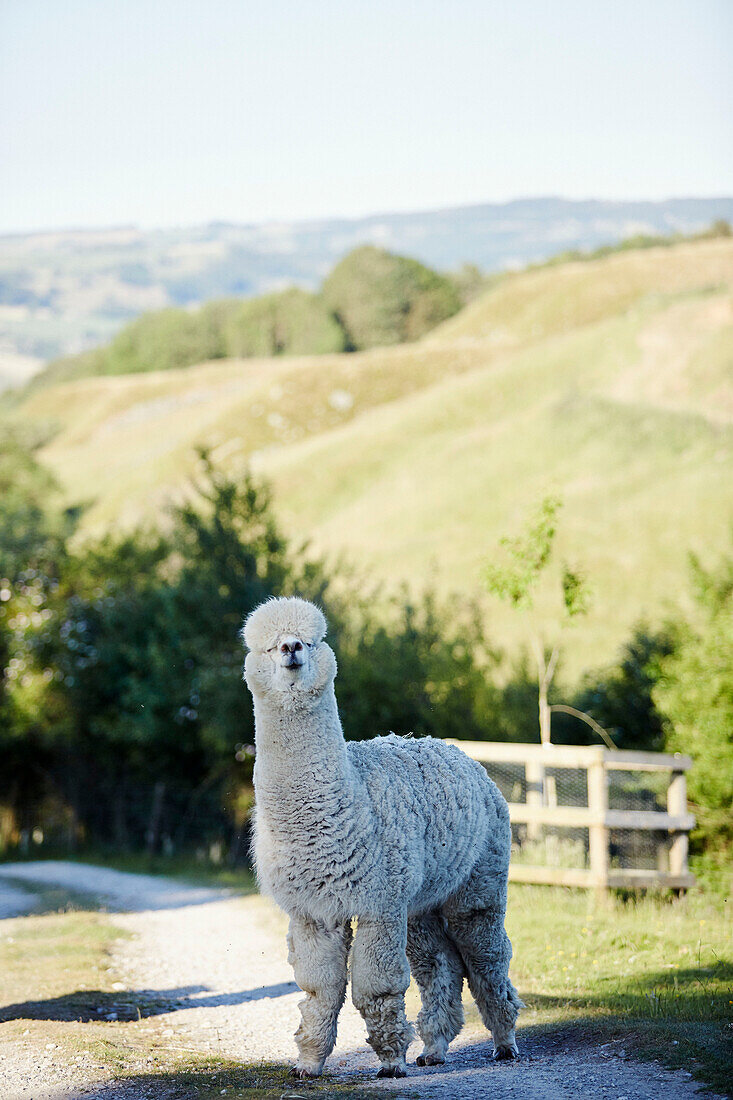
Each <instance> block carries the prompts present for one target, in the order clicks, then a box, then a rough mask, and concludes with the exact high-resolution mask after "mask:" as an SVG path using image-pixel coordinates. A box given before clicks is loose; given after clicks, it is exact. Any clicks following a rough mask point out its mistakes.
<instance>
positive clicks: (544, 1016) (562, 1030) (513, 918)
mask: <svg viewBox="0 0 733 1100" xmlns="http://www.w3.org/2000/svg"><path fill="white" fill-rule="evenodd" d="M43 901H44V910H45V911H42V912H40V913H39V914H35V915H32V916H26V917H22V918H17V919H15V920H14V921H12V922H11V923H10V924H8V923H7V922H5V923H4V924H3V926H2V929H1V930H0V975H2V977H1V978H0V1049H3V1048H4V1049H7V1050H10V1049H11V1048H12V1047H13V1045H17V1046H19V1047H20V1048H23V1049H29V1050H31V1051H37V1052H47V1051H49V1049H52V1051H53V1053H52V1054H51V1055H46V1057H51V1058H53V1060H54V1062H55V1063H56V1064H57V1065H58V1064H59V1063H61V1064H63V1065H67V1066H70V1067H71V1068H72V1072H74V1068H75V1067H76V1068H77V1069H78V1072H79V1073H83V1074H84V1076H85V1079H87V1078H88V1079H96V1080H100V1081H102V1080H109V1081H112V1080H114V1081H115V1082H117V1083H118V1085H119V1083H120V1082H126V1083H129V1084H130V1087H131V1089H132V1090H133V1091H131V1093H130V1095H131V1096H134V1095H141V1094H142V1092H143V1091H144V1092H145V1095H150V1096H153V1097H154V1096H157V1095H161V1096H164V1095H174V1094H175V1095H177V1096H181V1097H186V1096H193V1095H196V1096H200V1097H204V1098H207V1097H208V1098H213V1097H214V1096H220V1095H222V1094H223V1093H222V1089H226V1090H227V1091H226V1094H227V1095H229V1096H232V1097H238V1098H245V1097H247V1098H253V1100H255V1098H257V1100H258V1098H260V1097H264V1096H267V1095H272V1090H273V1089H274V1090H277V1089H278V1088H280V1089H282V1088H284V1087H286V1081H287V1078H286V1068H285V1067H283V1066H262V1065H260V1066H250V1067H247V1066H242V1065H241V1064H237V1065H234V1064H226V1063H222V1062H221V1061H220V1060H215V1061H212V1060H211V1059H210V1058H208V1057H206V1056H204V1055H202V1054H198V1053H196V1052H195V1051H193V1050H191V1049H185V1048H180V1047H175V1046H174V1045H172V1043H173V1040H170V1039H169V1038H167V1037H166V1035H165V1034H164V1033H162V1032H161V1030H160V1029H159V1028H158V1029H156V1027H155V1015H156V1013H157V1012H159V1011H164V1010H165V1007H166V1006H165V1005H162V1004H161V1005H157V1004H150V1003H147V1002H146V1003H144V1004H142V1005H138V1006H136V1005H132V1004H127V1001H128V1000H129V997H128V998H127V1000H126V997H125V993H124V992H121V991H120V988H121V986H120V983H119V982H118V980H117V979H118V975H117V974H116V973H115V971H114V969H113V968H112V967H111V965H110V948H111V945H112V943H113V941H114V940H115V939H117V938H119V936H120V934H121V933H120V931H119V929H118V928H116V927H115V925H114V917H110V916H108V915H106V914H103V913H100V912H96V911H94V909H93V908H91V909H90V908H89V907H88V905H87V904H86V903H85V901H84V899H81V898H72V897H69V896H68V895H65V894H63V893H61V892H59V891H55V890H46V891H44V893H43ZM728 908H729V906H727V905H726V903H725V901H724V900H723V898H722V897H719V898H715V897H709V896H708V897H706V896H705V895H703V894H698V893H693V894H690V895H689V896H687V897H685V898H681V899H679V900H674V901H670V900H665V899H661V898H656V899H655V898H642V899H631V900H627V901H624V900H620V899H615V900H610V901H609V902H608V904H607V905H605V906H604V905H598V904H597V903H596V902H595V901H594V899H593V897H592V896H591V895H590V894H587V893H583V892H581V891H570V890H556V889H548V888H543V887H530V886H518V885H514V886H512V887H511V888H510V899H509V911H508V920H507V927H508V930H509V933H510V935H511V938H512V941H513V944H514V964H513V970H512V975H513V979H514V981H515V983H516V984H517V986H518V988H519V990H520V993H521V995H522V997H523V998H524V1000H525V1001H526V1003H527V1008H526V1009H525V1011H524V1012H523V1013H522V1016H521V1021H520V1022H521V1029H520V1034H519V1042H520V1045H521V1046H522V1047H523V1048H524V1049H525V1050H526V1049H531V1045H532V1043H533V1041H536V1042H537V1043H543V1042H547V1041H552V1042H553V1043H556V1044H557V1049H558V1052H559V1053H561V1052H562V1050H563V1049H565V1050H572V1049H577V1048H578V1047H582V1046H583V1045H584V1044H592V1045H593V1046H594V1047H597V1046H599V1045H601V1044H607V1047H606V1049H607V1050H608V1051H609V1052H613V1053H617V1054H618V1053H620V1052H621V1051H625V1052H626V1054H627V1055H629V1056H637V1057H640V1058H642V1059H658V1060H659V1061H660V1062H662V1063H663V1064H665V1065H667V1066H670V1067H672V1068H676V1067H682V1068H685V1069H686V1070H688V1071H690V1072H691V1073H692V1074H693V1075H694V1076H695V1077H696V1078H697V1079H699V1080H700V1081H702V1082H705V1083H707V1084H709V1085H711V1086H713V1087H715V1088H717V1089H718V1090H720V1091H723V1092H725V1090H726V1088H727V1089H730V1079H729V1068H730V1057H731V1053H732V1049H733V1035H732V1034H731V1021H732V1020H733V980H732V979H733V942H732V931H733V930H732V926H731V916H730V913H728V912H727V911H726V910H727V909H728ZM100 1006H101V1007H102V1010H103V1011H102V1012H101V1013H100V1012H99V1011H98V1009H99V1008H100ZM466 1006H467V1010H468V1020H469V1022H471V1021H472V1020H473V1019H475V1018H476V1010H475V1008H474V1007H473V1002H472V1001H470V1000H468V999H467V1002H466ZM408 1007H409V1009H410V1013H411V1015H413V1016H414V1014H415V1013H416V1012H417V1008H418V1003H417V995H416V992H415V990H414V988H411V991H410V994H409V996H408ZM112 1009H115V1010H116V1011H117V1013H118V1019H116V1020H108V1019H105V1017H106V1016H108V1015H109V1014H110V1012H109V1011H108V1010H112ZM5 1044H7V1046H5ZM49 1044H53V1047H52V1048H51V1047H50V1046H49ZM168 1089H171V1090H174V1091H171V1092H170V1093H169V1092H168V1091H166V1090H168ZM135 1090H136V1091H135ZM175 1090H179V1091H175ZM268 1090H269V1091H268ZM297 1091H302V1089H298V1090H297ZM317 1092H318V1095H319V1096H321V1097H324V1098H325V1100H335V1098H336V1097H337V1096H341V1095H347V1096H350V1097H352V1100H362V1098H364V1100H365V1098H367V1097H369V1096H374V1092H372V1091H370V1090H369V1089H368V1088H363V1087H357V1088H354V1087H353V1086H339V1085H334V1084H333V1082H328V1081H324V1083H323V1084H322V1085H319V1087H318V1089H317Z"/></svg>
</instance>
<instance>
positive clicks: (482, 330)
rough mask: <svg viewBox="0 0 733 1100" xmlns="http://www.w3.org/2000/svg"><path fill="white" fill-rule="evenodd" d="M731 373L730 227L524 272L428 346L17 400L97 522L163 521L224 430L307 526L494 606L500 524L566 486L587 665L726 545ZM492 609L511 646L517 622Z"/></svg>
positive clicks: (54, 391) (366, 560)
mask: <svg viewBox="0 0 733 1100" xmlns="http://www.w3.org/2000/svg"><path fill="white" fill-rule="evenodd" d="M732 376H733V241H730V240H715V241H704V242H699V243H695V244H681V245H678V246H675V247H674V248H659V249H648V250H645V251H639V252H633V251H632V252H623V253H619V254H617V255H613V256H609V257H607V258H605V259H601V260H595V261H593V262H586V263H568V264H563V265H558V266H554V267H549V268H544V269H541V270H537V271H528V272H525V273H522V274H517V275H515V276H510V277H507V278H505V279H502V280H500V281H498V282H497V284H496V285H495V286H494V287H493V288H492V289H491V290H489V291H488V292H487V293H486V294H484V295H483V296H482V297H481V298H479V299H477V300H476V301H474V302H473V303H471V305H469V306H468V307H467V308H466V309H464V310H463V311H462V312H461V313H459V314H457V315H456V316H455V317H453V318H451V319H450V320H449V321H447V322H446V323H445V324H443V325H442V326H440V327H439V328H438V329H435V330H434V331H433V332H432V333H431V334H430V335H429V336H428V337H426V338H424V339H423V340H421V341H419V342H417V343H415V344H409V345H402V346H395V347H391V348H379V349H373V350H371V351H368V352H363V353H359V354H354V355H328V356H321V357H310V358H307V357H301V358H292V359H273V360H253V359H250V360H242V361H237V360H228V361H218V362H216V363H213V364H208V365H207V364H204V365H201V366H198V367H192V368H188V369H186V370H179V371H167V372H165V373H157V374H147V375H126V376H116V377H108V378H87V379H82V380H78V381H76V382H69V383H66V384H63V385H58V386H55V387H52V388H49V389H46V390H42V391H39V392H37V393H35V394H32V395H31V396H30V397H29V398H28V399H27V400H26V401H25V402H24V403H23V404H22V405H21V406H20V407H19V408H18V409H17V410H16V411H15V413H14V415H15V417H16V418H18V419H19V420H21V421H22V422H24V423H33V424H35V425H36V426H37V427H39V428H42V427H43V426H44V425H46V426H48V427H49V428H51V427H53V431H54V433H55V434H53V435H52V436H51V437H50V441H49V442H48V443H47V444H46V446H45V447H44V448H43V449H42V451H41V457H42V459H43V460H44V461H45V462H46V463H47V464H48V465H49V467H50V468H51V469H52V470H53V471H54V472H55V474H56V475H57V477H58V478H59V480H60V482H61V484H62V485H63V487H64V490H65V493H66V496H67V499H68V500H69V502H80V501H83V502H87V503H88V504H89V508H88V511H87V513H86V516H85V520H84V528H85V530H87V531H92V530H100V529H103V528H106V527H109V526H126V525H130V524H132V523H135V522H137V521H138V520H140V519H142V518H147V519H155V518H156V517H157V516H158V515H159V514H160V511H161V508H162V506H163V505H164V502H165V500H166V499H168V498H169V497H170V495H171V494H181V493H184V492H185V491H186V489H185V483H186V479H187V478H188V477H189V476H190V475H191V474H193V473H194V472H195V456H194V453H193V447H194V445H195V444H198V443H206V444H208V445H210V446H211V447H212V448H213V453H214V457H216V458H218V459H219V460H220V461H221V462H222V463H223V464H224V465H227V466H229V467H230V468H232V469H237V468H241V467H242V466H243V465H244V464H245V463H248V464H251V465H252V466H253V467H254V469H255V470H257V471H258V472H260V473H262V474H264V475H265V476H266V477H267V478H268V479H269V480H271V481H272V482H273V484H274V488H275V500H276V505H277V508H278V511H279V513H280V515H281V517H282V520H283V522H284V524H285V526H286V528H287V529H288V530H289V531H290V532H291V533H292V534H293V535H295V536H297V537H299V538H307V539H308V540H310V542H311V544H312V546H313V548H314V549H316V550H318V551H327V552H340V551H345V552H346V554H347V556H348V557H349V558H351V559H352V560H353V561H354V562H356V563H357V565H359V566H360V567H361V569H362V571H363V572H364V573H365V574H366V575H367V576H368V577H370V578H374V577H379V578H383V579H384V580H385V581H386V582H387V584H388V585H389V586H392V587H394V586H395V584H396V583H398V582H400V581H403V580H404V581H406V582H407V583H408V584H410V585H413V586H416V587H419V586H422V585H424V584H425V583H426V582H431V583H434V584H435V585H437V587H439V588H440V589H442V590H443V591H452V590H456V591H462V592H464V593H467V594H470V595H475V596H476V598H479V593H480V590H481V569H482V564H483V562H484V561H485V560H486V558H487V555H488V554H489V553H490V552H492V551H493V550H494V548H495V547H496V544H497V541H498V539H499V537H500V536H501V535H503V534H506V533H512V532H514V531H517V530H518V529H519V528H520V526H521V524H522V522H523V520H524V518H525V517H526V515H527V512H528V511H529V510H530V509H531V507H532V505H533V504H534V502H536V500H537V499H538V497H540V496H541V495H542V494H543V493H545V492H547V491H558V492H560V493H561V495H562V496H563V498H564V501H565V505H564V510H563V515H562V521H561V525H560V535H559V549H560V551H561V553H562V554H563V555H565V556H566V557H567V558H568V559H569V560H570V561H571V562H574V563H579V564H580V565H582V566H583V567H584V569H585V571H586V573H587V575H588V579H589V581H590V583H591V587H592V589H593V592H594V600H593V608H592V612H591V614H590V615H589V616H588V618H587V619H586V620H584V621H583V622H582V623H581V624H580V625H579V626H578V627H577V628H575V629H574V632H573V634H572V635H571V637H570V638H569V640H568V644H567V669H568V672H569V673H570V674H573V673H577V672H578V671H580V670H581V669H582V668H583V667H587V666H589V665H593V664H598V663H599V662H602V661H604V660H607V659H609V658H610V657H611V656H612V655H613V651H614V649H615V647H616V646H617V645H618V644H619V643H620V642H621V641H623V639H624V638H625V637H626V636H627V633H628V631H629V629H630V627H631V625H632V624H633V623H635V622H637V621H638V620H639V619H641V618H642V617H647V618H649V619H652V620H654V619H658V618H659V617H660V616H661V615H663V613H664V610H665V607H667V606H672V605H673V604H674V603H676V602H677V601H678V600H679V599H680V597H681V596H683V594H684V592H685V591H686V589H687V566H686V559H687V553H688V551H689V550H691V549H692V550H696V551H697V552H699V553H700V554H701V555H702V556H703V558H709V557H715V556H716V555H717V554H718V553H719V552H720V550H721V548H722V547H723V545H724V544H725V542H726V541H727V540H728V538H729V533H730V523H731V517H732V515H733V494H732V493H731V442H732V439H733V432H732V431H731V416H732V415H733V385H731V381H732ZM540 612H541V614H543V615H544V614H545V613H548V614H549V612H550V607H549V605H547V606H546V607H545V606H543V607H541V608H540ZM487 614H488V615H490V616H491V618H492V620H493V622H494V633H495V636H496V638H497V642H498V643H499V644H507V645H508V646H509V647H510V648H511V647H513V646H515V645H516V644H517V642H518V640H519V638H520V637H521V634H522V631H523V630H524V627H523V626H522V624H520V623H518V622H517V621H516V620H515V619H514V618H513V617H512V615H511V613H509V612H508V611H504V609H503V608H500V607H498V606H494V605H493V604H487Z"/></svg>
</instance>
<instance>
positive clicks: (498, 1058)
mask: <svg viewBox="0 0 733 1100" xmlns="http://www.w3.org/2000/svg"><path fill="white" fill-rule="evenodd" d="M518 1057H519V1051H518V1050H517V1047H516V1046H511V1047H497V1048H496V1050H495V1051H494V1053H493V1055H492V1058H493V1059H494V1061H495V1062H513V1061H514V1060H515V1059H516V1058H518Z"/></svg>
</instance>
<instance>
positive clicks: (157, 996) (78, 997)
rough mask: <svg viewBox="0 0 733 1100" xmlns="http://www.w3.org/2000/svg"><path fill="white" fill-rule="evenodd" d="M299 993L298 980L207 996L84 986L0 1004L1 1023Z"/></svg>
mask: <svg viewBox="0 0 733 1100" xmlns="http://www.w3.org/2000/svg"><path fill="white" fill-rule="evenodd" d="M298 992H300V990H299V987H298V986H297V985H296V984H295V982H279V983H278V984H277V985H264V986H260V988H259V989H245V990H242V991H241V992H238V993H212V994H210V995H209V996H206V994H207V993H208V989H207V987H206V986H204V985H188V986H180V987H178V988H176V989H159V990H155V989H140V990H122V991H120V992H119V993H109V992H102V991H101V990H99V989H83V990H77V991H76V992H75V993H65V994H64V995H63V996H61V997H51V998H49V999H47V1000H43V1001H23V1002H21V1003H19V1004H12V1005H5V1006H3V1007H0V1023H8V1021H10V1020H68V1021H72V1020H74V1021H76V1022H78V1023H89V1022H90V1021H91V1020H109V1019H113V1020H118V1021H120V1022H123V1023H124V1022H128V1021H130V1020H141V1019H144V1018H145V1017H147V1016H160V1015H162V1014H163V1013H166V1012H178V1011H180V1010H182V1009H187V1008H219V1007H221V1006H223V1005H241V1004H246V1003H247V1002H248V1001H261V1000H265V999H266V998H271V997H286V996H287V995H288V994H289V993H298ZM202 994H203V995H202Z"/></svg>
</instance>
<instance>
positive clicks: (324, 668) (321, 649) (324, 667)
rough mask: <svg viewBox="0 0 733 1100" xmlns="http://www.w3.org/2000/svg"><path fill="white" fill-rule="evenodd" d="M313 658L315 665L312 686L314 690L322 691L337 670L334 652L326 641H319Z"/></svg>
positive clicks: (334, 677) (330, 681)
mask: <svg viewBox="0 0 733 1100" xmlns="http://www.w3.org/2000/svg"><path fill="white" fill-rule="evenodd" d="M315 660H316V662H317V667H316V682H315V684H314V688H315V690H316V691H323V689H324V688H325V686H326V684H330V683H332V682H333V681H334V680H335V679H336V673H337V672H338V665H337V664H336V654H335V653H334V651H333V650H332V649H331V647H330V645H329V644H328V642H321V643H320V645H319V646H318V649H317V650H316V655H315Z"/></svg>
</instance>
